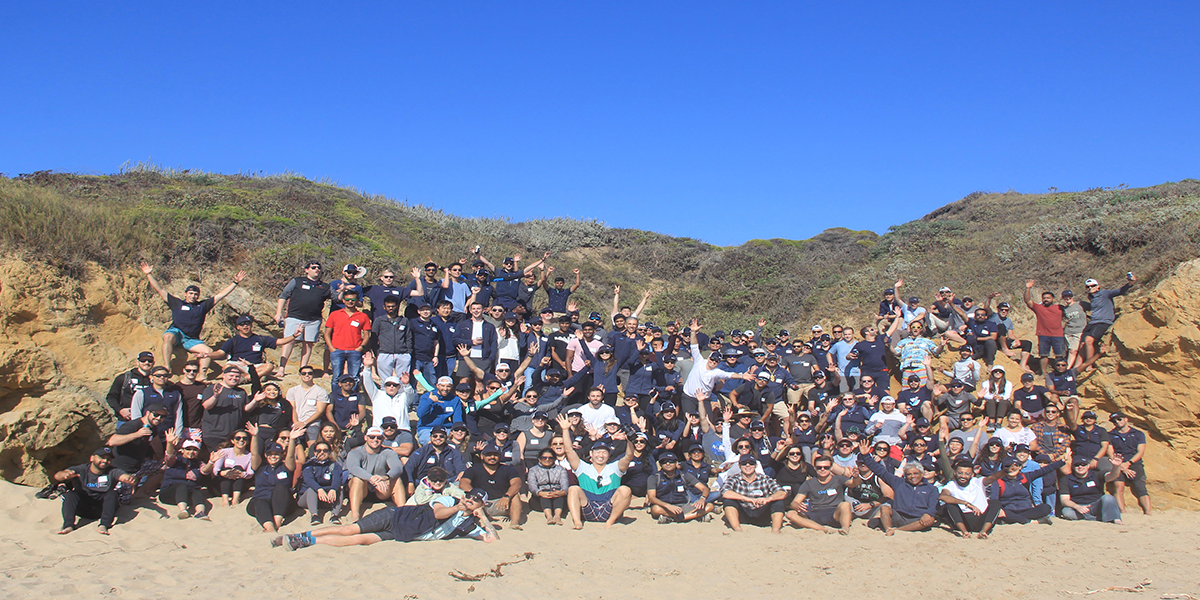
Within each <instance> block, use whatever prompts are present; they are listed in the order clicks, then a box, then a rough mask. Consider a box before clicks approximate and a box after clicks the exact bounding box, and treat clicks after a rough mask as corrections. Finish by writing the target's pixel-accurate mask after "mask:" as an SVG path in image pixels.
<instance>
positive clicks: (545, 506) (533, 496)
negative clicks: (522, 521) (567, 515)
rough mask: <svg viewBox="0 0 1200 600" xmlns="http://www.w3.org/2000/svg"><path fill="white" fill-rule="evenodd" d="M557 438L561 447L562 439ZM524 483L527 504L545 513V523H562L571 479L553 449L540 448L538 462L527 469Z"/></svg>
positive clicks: (562, 444) (562, 445)
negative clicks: (527, 496) (526, 485)
mask: <svg viewBox="0 0 1200 600" xmlns="http://www.w3.org/2000/svg"><path fill="white" fill-rule="evenodd" d="M557 440H558V444H559V445H558V447H560V448H563V447H564V446H565V444H564V443H563V439H562V438H557ZM564 453H565V448H564ZM526 483H527V484H528V486H529V505H530V506H531V507H532V508H533V509H534V510H538V509H540V510H541V511H542V512H543V513H544V514H545V515H546V524H547V525H562V518H563V513H564V512H566V509H567V489H568V488H570V487H571V479H570V477H568V476H567V470H566V469H564V468H563V467H562V466H561V465H559V464H558V456H557V455H556V454H555V453H554V450H552V449H550V448H543V449H542V451H541V453H540V454H538V464H536V465H534V466H532V467H530V469H529V473H528V475H527V476H526Z"/></svg>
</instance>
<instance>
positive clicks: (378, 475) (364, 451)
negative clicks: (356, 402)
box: [346, 427, 445, 521]
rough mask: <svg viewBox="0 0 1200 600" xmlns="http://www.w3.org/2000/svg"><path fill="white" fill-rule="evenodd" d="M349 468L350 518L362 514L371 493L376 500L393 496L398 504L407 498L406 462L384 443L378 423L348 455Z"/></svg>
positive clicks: (347, 468)
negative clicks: (384, 445)
mask: <svg viewBox="0 0 1200 600" xmlns="http://www.w3.org/2000/svg"><path fill="white" fill-rule="evenodd" d="M444 435H445V434H443V436H444ZM346 470H347V471H348V472H349V473H350V494H349V496H350V519H351V520H354V521H357V520H358V519H359V518H361V517H362V506H363V502H364V501H365V500H366V498H367V496H368V495H371V496H373V497H374V498H375V499H377V500H385V501H386V500H391V501H393V502H395V503H396V505H397V506H399V505H401V504H404V501H405V500H406V499H407V498H408V495H407V490H406V488H405V485H404V480H403V479H402V477H403V476H404V462H403V461H401V460H400V455H399V454H396V453H395V452H392V451H391V450H388V449H387V448H384V447H383V429H380V428H379V427H370V428H368V429H367V433H366V436H365V439H364V444H363V445H362V446H359V447H357V448H355V449H353V450H351V451H350V453H349V454H348V455H346Z"/></svg>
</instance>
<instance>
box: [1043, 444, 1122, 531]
mask: <svg viewBox="0 0 1200 600" xmlns="http://www.w3.org/2000/svg"><path fill="white" fill-rule="evenodd" d="M1064 458H1065V459H1066V460H1071V474H1070V475H1067V476H1065V477H1062V478H1061V479H1060V480H1059V484H1058V486H1059V489H1058V492H1059V493H1058V499H1059V502H1061V506H1062V516H1063V518H1064V519H1067V520H1068V521H1079V520H1083V521H1102V522H1104V523H1116V524H1117V525H1120V524H1121V508H1120V505H1119V504H1117V499H1116V498H1115V497H1113V496H1112V495H1111V494H1106V493H1104V484H1106V483H1112V482H1114V481H1116V480H1117V479H1119V478H1120V477H1121V465H1122V464H1124V458H1123V457H1122V456H1121V455H1120V454H1115V455H1114V456H1113V459H1112V462H1111V464H1112V467H1111V469H1110V470H1109V471H1108V472H1104V471H1100V470H1098V469H1093V468H1092V467H1091V462H1092V460H1093V459H1092V457H1091V456H1089V455H1087V454H1085V455H1083V456H1076V457H1074V459H1073V460H1072V458H1071V453H1070V452H1068V453H1067V455H1066V456H1065V457H1064Z"/></svg>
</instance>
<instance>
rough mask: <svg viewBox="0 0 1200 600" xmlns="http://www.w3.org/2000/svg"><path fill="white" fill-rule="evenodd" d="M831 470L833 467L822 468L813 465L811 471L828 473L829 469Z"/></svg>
mask: <svg viewBox="0 0 1200 600" xmlns="http://www.w3.org/2000/svg"><path fill="white" fill-rule="evenodd" d="M832 468H833V467H830V466H824V467H822V466H816V465H814V466H813V469H815V470H817V471H828V470H830V469H832Z"/></svg>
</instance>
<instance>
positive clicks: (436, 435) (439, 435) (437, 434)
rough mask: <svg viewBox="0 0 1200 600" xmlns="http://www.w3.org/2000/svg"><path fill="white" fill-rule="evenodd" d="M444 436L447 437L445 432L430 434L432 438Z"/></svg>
mask: <svg viewBox="0 0 1200 600" xmlns="http://www.w3.org/2000/svg"><path fill="white" fill-rule="evenodd" d="M444 437H446V434H444V433H435V434H433V435H431V436H429V439H431V440H432V439H433V438H444Z"/></svg>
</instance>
